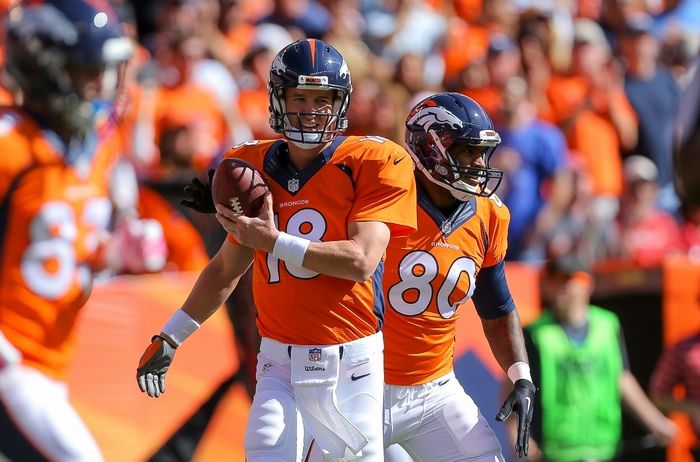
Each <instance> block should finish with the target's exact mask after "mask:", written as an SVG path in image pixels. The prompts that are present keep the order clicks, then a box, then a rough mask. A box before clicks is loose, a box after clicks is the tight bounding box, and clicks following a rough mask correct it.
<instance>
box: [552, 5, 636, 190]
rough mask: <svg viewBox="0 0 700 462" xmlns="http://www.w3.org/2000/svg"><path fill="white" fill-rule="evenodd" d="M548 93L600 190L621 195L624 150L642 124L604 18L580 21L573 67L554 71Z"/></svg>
mask: <svg viewBox="0 0 700 462" xmlns="http://www.w3.org/2000/svg"><path fill="white" fill-rule="evenodd" d="M547 94H548V98H549V104H550V107H551V109H552V111H553V116H554V119H553V121H554V122H555V123H556V124H557V125H558V126H559V127H560V128H561V129H562V130H563V131H564V133H565V135H566V138H567V143H568V146H569V148H570V149H571V150H572V151H574V152H575V153H577V154H578V155H581V156H583V158H584V159H585V162H584V165H585V166H586V167H587V168H588V169H589V173H590V175H591V179H592V180H593V185H594V192H595V194H596V196H600V197H602V198H608V200H610V201H616V200H617V199H618V198H619V197H620V194H621V193H622V173H621V172H622V155H621V152H622V151H621V150H622V149H630V148H632V147H634V145H635V144H636V142H637V127H636V118H635V114H634V110H633V109H632V107H631V106H630V104H629V102H628V101H627V97H626V96H625V92H624V88H623V81H622V73H621V69H620V67H619V65H618V64H617V63H616V62H615V61H614V60H612V59H611V51H610V45H609V44H608V42H607V39H606V38H605V34H604V33H603V31H602V29H601V28H600V26H598V24H596V23H594V22H593V21H590V20H588V19H577V20H576V21H575V22H574V44H573V49H572V57H571V65H570V68H569V69H568V71H567V72H566V73H564V74H558V75H553V76H552V78H551V79H550V83H549V86H548V89H547Z"/></svg>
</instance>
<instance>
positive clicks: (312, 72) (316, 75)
mask: <svg viewBox="0 0 700 462" xmlns="http://www.w3.org/2000/svg"><path fill="white" fill-rule="evenodd" d="M293 88H297V89H300V90H334V94H333V97H332V100H333V101H332V109H331V112H330V113H329V112H290V111H289V110H288V109H287V102H286V92H287V91H289V89H293ZM351 92H352V83H351V78H350V70H349V69H348V66H347V64H346V63H345V60H344V59H343V57H342V56H341V55H340V53H339V52H338V51H337V50H336V49H335V48H333V47H332V46H330V45H328V44H327V43H325V42H323V41H321V40H315V39H303V40H299V41H296V42H294V43H292V44H290V45H288V46H286V47H285V48H284V49H282V51H280V52H279V53H278V54H277V56H275V59H274V60H273V62H272V66H271V68H270V79H269V82H268V96H269V100H270V127H272V129H273V130H274V131H275V132H276V133H280V134H282V135H284V136H285V138H287V139H288V140H289V141H291V142H293V143H294V144H296V145H298V146H299V147H302V148H304V149H310V148H313V147H315V146H317V145H319V144H325V143H328V142H330V141H333V139H335V137H336V136H338V135H339V134H341V133H342V132H343V131H345V129H346V128H347V126H348V120H347V117H346V115H347V110H348V106H349V104H350V93H351ZM308 117H315V118H316V119H317V120H318V121H319V125H320V130H317V129H310V130H304V125H303V124H302V123H301V121H302V120H303V119H304V118H308Z"/></svg>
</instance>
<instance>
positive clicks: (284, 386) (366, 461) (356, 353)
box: [244, 332, 384, 462]
mask: <svg viewBox="0 0 700 462" xmlns="http://www.w3.org/2000/svg"><path fill="white" fill-rule="evenodd" d="M342 347H343V353H342V357H341V359H340V364H339V374H338V385H337V388H336V392H335V394H336V399H337V407H338V410H339V411H340V412H341V413H342V415H344V416H345V417H346V418H347V419H348V420H349V421H350V422H351V423H352V424H353V425H354V426H355V427H356V428H357V429H358V430H360V432H362V434H363V435H364V436H365V437H366V438H367V439H368V440H369V442H368V443H367V445H366V446H364V447H363V448H362V451H361V453H360V454H359V456H358V457H351V458H349V459H331V458H325V456H324V454H323V452H322V451H321V450H320V448H319V447H318V445H317V444H316V442H315V441H314V435H313V434H308V433H309V432H308V431H305V428H304V423H303V421H302V416H301V413H300V412H299V408H298V405H297V398H296V396H295V392H294V387H293V385H292V382H291V359H290V353H289V345H287V344H283V343H280V342H277V341H275V340H272V339H269V338H263V339H262V342H261V345H260V353H259V354H258V365H257V374H256V377H257V385H256V388H255V396H254V397H253V403H252V405H251V408H250V412H249V414H248V423H247V427H246V432H245V439H244V445H245V451H246V459H247V461H248V462H296V461H302V460H304V461H314V462H320V461H331V460H336V461H340V460H352V461H357V462H381V461H383V460H384V456H383V451H384V446H383V442H382V393H383V388H384V354H383V351H384V343H383V337H382V334H381V332H380V333H377V334H374V335H371V336H369V337H366V338H363V339H359V340H355V341H353V342H349V343H345V344H343V345H342ZM305 348H306V347H305ZM308 348H309V349H312V348H313V346H308ZM309 445H310V449H309Z"/></svg>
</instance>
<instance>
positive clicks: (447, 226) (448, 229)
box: [440, 220, 452, 234]
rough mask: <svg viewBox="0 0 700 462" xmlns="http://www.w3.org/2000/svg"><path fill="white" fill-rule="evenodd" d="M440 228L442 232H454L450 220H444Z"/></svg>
mask: <svg viewBox="0 0 700 462" xmlns="http://www.w3.org/2000/svg"><path fill="white" fill-rule="evenodd" d="M440 229H441V231H442V234H450V233H451V232H452V223H451V222H450V221H449V220H445V221H443V222H442V226H441V228H440Z"/></svg>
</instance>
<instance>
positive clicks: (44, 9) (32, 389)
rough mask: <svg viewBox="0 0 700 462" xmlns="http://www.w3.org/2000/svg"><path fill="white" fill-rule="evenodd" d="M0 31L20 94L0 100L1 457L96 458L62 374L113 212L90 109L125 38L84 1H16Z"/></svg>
mask: <svg viewBox="0 0 700 462" xmlns="http://www.w3.org/2000/svg"><path fill="white" fill-rule="evenodd" d="M6 31H7V37H6V48H5V52H6V59H7V60H6V69H7V72H8V75H9V77H10V78H11V79H12V80H13V81H14V83H15V85H16V87H17V88H18V89H19V90H20V91H21V93H22V95H21V96H22V97H21V98H19V99H18V101H21V105H19V106H15V107H8V108H3V109H2V110H1V111H0V152H2V155H0V241H1V243H0V435H2V436H0V459H3V460H5V458H7V459H9V460H22V461H35V460H42V461H43V460H55V461H100V460H102V456H101V454H100V450H99V448H98V447H97V444H96V443H95V441H94V439H93V437H92V436H91V434H90V432H89V431H88V429H87V428H86V427H85V425H84V423H83V422H82V420H81V419H80V417H79V415H78V414H77V412H76V411H75V410H74V409H73V407H72V406H71V404H70V403H69V400H68V394H67V389H66V384H65V382H64V380H65V376H66V373H67V370H66V369H67V366H68V363H69V361H70V360H71V357H72V353H73V348H74V325H75V322H76V318H77V316H78V314H79V311H80V308H81V307H82V306H83V305H84V304H85V302H86V300H87V298H88V296H89V294H90V290H91V287H92V273H93V271H94V270H95V269H98V267H99V266H100V261H99V260H101V259H100V257H99V255H100V254H101V252H100V249H101V248H103V247H102V244H103V243H105V245H106V242H108V241H107V240H106V239H105V238H106V236H108V234H107V228H108V225H110V220H111V219H112V217H113V212H112V209H113V207H112V199H113V198H114V195H110V193H112V192H113V191H111V190H110V187H109V184H110V177H109V175H110V173H111V172H112V170H113V166H114V165H115V161H116V160H117V153H118V150H117V148H118V143H117V142H116V139H115V137H114V136H112V135H110V133H109V131H104V132H99V133H98V131H97V130H96V128H95V127H96V118H97V114H98V110H97V108H98V106H99V105H100V104H103V103H107V102H109V98H111V97H112V96H113V94H114V91H115V90H116V83H117V82H118V79H117V78H116V74H117V67H118V66H119V65H120V64H121V63H123V62H124V61H125V60H126V59H128V58H129V55H130V52H131V51H130V50H131V45H130V42H129V41H128V40H127V39H126V38H124V37H123V36H122V33H121V27H120V24H119V23H118V21H117V20H116V16H115V15H114V13H113V11H112V10H111V9H110V8H109V6H108V5H102V4H100V2H96V1H92V0H91V1H89V2H88V1H83V0H61V1H45V2H28V3H27V5H26V6H24V5H19V6H17V7H14V8H13V9H11V10H10V12H9V15H8V18H7V22H6ZM112 77H114V78H112ZM120 186H121V187H122V188H123V187H124V185H123V184H122V185H120ZM122 192H123V191H122ZM124 229H127V227H124ZM112 237H115V236H112ZM135 237H136V236H135V235H134V234H133V233H132V234H129V238H130V241H129V242H130V243H132V244H138V243H137V242H136V241H135V240H134V238H135ZM109 242H112V240H110V241H109ZM137 247H138V245H137ZM112 253H113V254H115V255H117V254H119V253H120V252H118V251H115V252H112Z"/></svg>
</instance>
